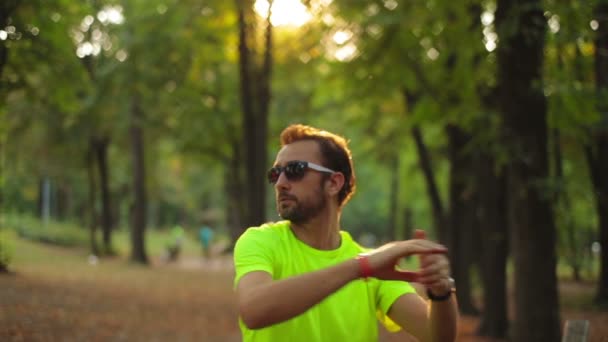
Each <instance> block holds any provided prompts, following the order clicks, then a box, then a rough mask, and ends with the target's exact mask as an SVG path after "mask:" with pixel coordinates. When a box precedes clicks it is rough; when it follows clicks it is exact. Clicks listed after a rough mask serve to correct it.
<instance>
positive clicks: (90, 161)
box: [86, 138, 99, 255]
mask: <svg viewBox="0 0 608 342" xmlns="http://www.w3.org/2000/svg"><path fill="white" fill-rule="evenodd" d="M86 165H87V178H88V181H89V200H88V205H87V211H88V212H89V220H90V222H89V242H90V248H91V254H93V255H99V247H98V245H97V210H96V208H95V199H96V198H97V194H96V189H97V184H96V181H95V142H94V141H93V139H92V138H91V140H90V141H89V149H88V152H87V158H86Z"/></svg>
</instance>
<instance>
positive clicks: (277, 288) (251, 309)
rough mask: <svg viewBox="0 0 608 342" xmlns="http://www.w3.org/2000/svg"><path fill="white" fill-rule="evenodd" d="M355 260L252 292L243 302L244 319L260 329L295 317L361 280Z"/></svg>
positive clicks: (252, 289) (281, 281) (251, 290)
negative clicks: (353, 282) (352, 282)
mask: <svg viewBox="0 0 608 342" xmlns="http://www.w3.org/2000/svg"><path fill="white" fill-rule="evenodd" d="M359 272H360V269H359V265H358V263H357V261H356V260H354V259H352V260H347V261H345V262H342V263H340V264H337V265H335V266H332V267H329V268H325V269H322V270H318V271H315V272H310V273H306V274H302V275H298V276H295V277H291V278H286V279H282V280H278V281H272V282H269V283H266V284H262V285H259V286H256V287H253V288H251V289H250V290H249V291H248V292H247V293H245V294H243V296H244V299H243V300H242V301H241V302H240V309H241V310H240V311H241V318H242V319H243V321H244V323H245V324H246V325H247V326H248V327H249V328H250V329H261V328H264V327H267V326H270V325H273V324H276V323H280V322H283V321H286V320H288V319H291V318H293V317H296V316H298V315H300V314H302V313H303V312H305V311H306V310H308V309H309V308H311V307H312V306H314V305H315V304H317V303H319V302H321V301H322V300H323V299H325V298H326V297H327V296H329V295H330V294H332V293H334V292H335V291H337V290H338V289H340V288H341V287H342V286H344V285H346V284H347V283H349V282H350V281H352V280H354V279H357V278H358V277H359Z"/></svg>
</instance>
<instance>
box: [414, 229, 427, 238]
mask: <svg viewBox="0 0 608 342" xmlns="http://www.w3.org/2000/svg"><path fill="white" fill-rule="evenodd" d="M414 239H420V240H425V239H426V232H425V231H424V230H422V229H416V230H415V231H414Z"/></svg>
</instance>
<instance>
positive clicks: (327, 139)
mask: <svg viewBox="0 0 608 342" xmlns="http://www.w3.org/2000/svg"><path fill="white" fill-rule="evenodd" d="M301 140H314V141H316V142H317V143H318V144H319V149H320V151H321V158H322V160H323V164H324V166H325V167H328V168H330V169H332V170H334V171H336V172H340V173H342V174H343V175H344V185H343V186H342V189H341V190H340V192H339V193H338V204H339V205H340V206H343V205H344V204H346V202H348V200H349V199H350V198H351V197H352V195H353V194H354V193H355V188H356V185H355V169H354V167H353V158H352V154H351V152H350V150H349V149H348V141H347V140H346V139H345V138H344V137H341V136H339V135H337V134H334V133H330V132H327V131H323V130H320V129H318V128H315V127H311V126H306V125H301V124H296V125H290V126H288V127H287V128H285V129H284V130H283V132H281V146H285V145H289V144H291V143H293V142H296V141H301Z"/></svg>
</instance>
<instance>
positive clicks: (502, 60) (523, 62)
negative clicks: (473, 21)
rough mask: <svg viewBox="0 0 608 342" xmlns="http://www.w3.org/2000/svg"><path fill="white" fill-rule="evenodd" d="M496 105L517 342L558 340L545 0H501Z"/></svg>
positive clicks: (497, 18)
mask: <svg viewBox="0 0 608 342" xmlns="http://www.w3.org/2000/svg"><path fill="white" fill-rule="evenodd" d="M496 25H497V32H498V36H499V38H500V43H499V45H498V49H497V64H498V93H499V99H498V101H499V108H500V111H501V114H502V118H503V134H504V137H505V142H506V147H507V148H508V149H509V160H508V164H507V174H508V180H507V182H508V183H507V189H508V191H509V192H508V208H509V224H510V230H511V232H512V243H513V244H512V247H513V248H512V251H513V257H514V277H515V317H516V319H515V322H514V330H513V339H514V340H515V341H559V340H560V319H559V303H558V295H557V276H556V252H555V242H556V236H555V235H556V232H555V227H554V222H553V216H552V211H551V204H550V202H549V196H547V195H546V191H545V189H543V188H542V187H541V185H542V184H545V182H546V180H547V178H548V176H549V172H548V171H549V170H548V154H547V121H546V116H547V102H546V99H545V97H544V94H543V88H542V68H543V57H544V54H543V52H544V42H545V34H546V26H547V23H546V20H545V18H544V14H543V8H542V4H541V1H540V0H521V1H514V0H499V1H498V3H497V10H496Z"/></svg>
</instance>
